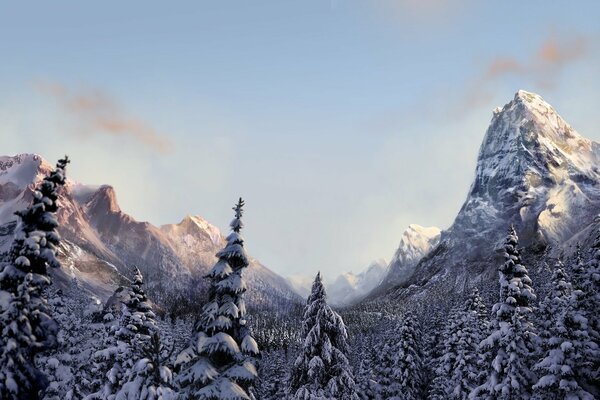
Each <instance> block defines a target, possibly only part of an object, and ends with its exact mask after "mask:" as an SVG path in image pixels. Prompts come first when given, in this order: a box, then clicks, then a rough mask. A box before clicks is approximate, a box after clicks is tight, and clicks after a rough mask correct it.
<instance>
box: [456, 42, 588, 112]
mask: <svg viewBox="0 0 600 400" xmlns="http://www.w3.org/2000/svg"><path fill="white" fill-rule="evenodd" d="M586 44H587V43H586V40H585V38H583V37H570V38H564V39H562V40H561V39H558V38H557V37H556V36H555V35H554V34H552V35H550V36H548V37H547V38H546V39H545V40H544V41H543V42H542V43H541V44H540V45H539V47H538V48H537V49H536V50H535V51H533V52H532V53H531V56H530V57H526V58H525V59H522V60H521V59H518V58H516V57H512V56H499V57H496V58H494V59H492V60H490V61H489V63H487V64H486V65H485V67H484V68H483V71H482V73H481V74H480V76H479V77H478V78H476V79H475V80H474V81H473V83H472V84H471V89H470V90H469V91H468V93H467V95H466V98H465V107H472V106H480V105H483V104H485V103H486V102H487V101H488V100H489V99H491V98H492V95H491V93H490V87H492V86H493V84H494V83H497V82H499V81H501V80H503V79H506V78H508V77H517V78H525V79H527V80H528V81H530V82H534V84H535V85H536V86H537V87H539V88H542V89H545V90H551V89H553V88H554V87H556V85H557V83H558V79H559V78H560V75H561V73H562V71H563V70H564V68H566V67H567V66H568V65H569V64H571V63H574V62H576V61H579V60H580V59H582V58H583V57H585V56H586V54H587V46H586Z"/></svg>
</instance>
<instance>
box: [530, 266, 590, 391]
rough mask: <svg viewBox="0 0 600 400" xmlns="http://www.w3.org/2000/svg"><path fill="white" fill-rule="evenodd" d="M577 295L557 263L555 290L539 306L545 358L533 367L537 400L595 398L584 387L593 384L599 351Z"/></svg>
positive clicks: (561, 267)
mask: <svg viewBox="0 0 600 400" xmlns="http://www.w3.org/2000/svg"><path fill="white" fill-rule="evenodd" d="M578 292H579V291H577V290H575V291H573V290H572V286H571V282H570V280H569V277H568V275H567V274H566V272H565V270H564V266H563V264H562V262H560V261H558V262H557V263H556V265H555V266H554V271H553V274H552V289H551V291H550V293H549V294H548V296H547V297H546V298H545V299H544V301H543V303H542V305H541V306H540V311H541V317H542V318H541V320H542V329H541V330H540V338H541V339H542V348H543V355H542V359H541V360H540V361H538V363H537V364H536V365H535V367H534V369H535V370H536V371H538V372H539V374H540V375H541V377H540V378H539V380H538V382H537V383H536V384H535V385H534V386H533V388H534V390H535V394H534V396H535V398H538V399H548V400H549V399H582V400H592V399H594V398H595V397H594V396H593V395H592V394H591V393H589V392H588V391H586V390H585V389H584V388H583V387H584V386H585V385H586V382H590V379H591V372H592V371H591V367H592V363H591V359H592V357H593V356H594V355H596V356H597V353H598V348H597V346H596V344H595V343H594V342H593V341H592V340H591V338H590V337H589V335H588V330H587V324H588V320H587V318H586V316H585V313H584V312H582V310H580V309H579V302H578V301H577V295H578V294H579V293H578ZM591 356H592V357H591Z"/></svg>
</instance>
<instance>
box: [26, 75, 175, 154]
mask: <svg viewBox="0 0 600 400" xmlns="http://www.w3.org/2000/svg"><path fill="white" fill-rule="evenodd" d="M35 88H36V89H37V90H38V91H39V92H40V93H43V94H46V95H48V96H51V97H52V98H53V99H54V100H56V102H57V103H58V104H59V105H60V106H61V107H62V108H63V109H64V110H65V111H66V112H67V113H69V114H70V115H71V116H72V117H73V118H75V120H76V121H77V123H78V134H80V135H82V134H83V135H91V134H101V135H109V136H117V137H124V138H125V137H129V138H131V139H134V140H135V141H137V142H138V143H140V144H143V145H144V146H147V147H149V148H151V149H153V150H155V151H157V152H158V153H161V154H165V153H169V152H171V151H172V149H173V145H172V143H171V141H170V140H169V139H168V138H167V137H166V136H165V135H163V134H161V133H160V132H158V131H157V130H155V129H154V128H152V127H151V126H149V125H148V124H147V123H145V122H144V121H142V120H141V119H139V118H136V117H134V116H131V115H129V114H127V113H126V112H125V110H123V109H122V108H121V107H120V106H119V105H118V104H117V103H116V102H115V101H114V100H113V99H111V98H110V97H109V96H107V95H106V94H105V93H104V92H102V91H101V90H98V89H91V90H82V91H74V90H72V89H70V88H68V87H66V86H64V85H61V84H59V83H55V82H38V83H36V84H35Z"/></svg>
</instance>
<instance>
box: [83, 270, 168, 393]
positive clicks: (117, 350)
mask: <svg viewBox="0 0 600 400" xmlns="http://www.w3.org/2000/svg"><path fill="white" fill-rule="evenodd" d="M143 285H144V278H143V276H142V273H141V272H140V270H139V269H138V268H137V267H134V276H133V280H132V283H131V286H130V287H129V288H128V289H127V293H126V294H127V295H126V300H125V302H124V303H123V305H122V307H121V309H122V312H121V316H120V318H119V320H118V323H117V324H112V323H111V321H112V319H113V318H114V317H113V315H112V314H111V313H107V314H106V315H105V318H106V320H107V322H109V325H108V327H107V328H108V330H109V334H108V335H107V336H105V338H104V348H103V349H101V350H98V351H97V352H96V353H95V354H94V359H95V361H96V363H97V369H98V370H99V371H105V370H106V369H107V368H108V371H107V372H106V373H105V380H104V383H103V384H102V388H101V389H100V390H99V391H97V392H95V393H93V394H92V395H90V396H89V398H90V399H108V400H112V399H114V398H115V397H116V395H117V394H118V392H119V391H120V390H121V389H122V388H123V386H124V385H125V384H126V383H127V382H129V381H131V380H134V379H135V378H136V377H137V373H138V372H139V371H138V368H137V366H136V361H137V360H139V359H141V358H143V354H144V353H143V351H144V348H145V347H146V346H147V345H148V343H149V342H150V338H151V336H152V335H153V334H154V333H155V332H156V330H157V327H156V320H155V315H154V312H153V311H152V308H151V306H150V304H149V302H148V299H147V297H146V294H145V292H144V289H143V288H142V286H143Z"/></svg>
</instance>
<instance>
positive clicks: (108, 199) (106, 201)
mask: <svg viewBox="0 0 600 400" xmlns="http://www.w3.org/2000/svg"><path fill="white" fill-rule="evenodd" d="M87 207H88V210H90V212H91V213H92V214H95V215H102V214H115V213H120V212H121V208H120V207H119V203H118V201H117V193H116V192H115V189H114V188H113V187H112V186H109V185H102V186H100V187H99V188H98V190H96V192H95V193H94V194H93V195H92V196H91V198H90V199H89V200H88V203H87Z"/></svg>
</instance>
